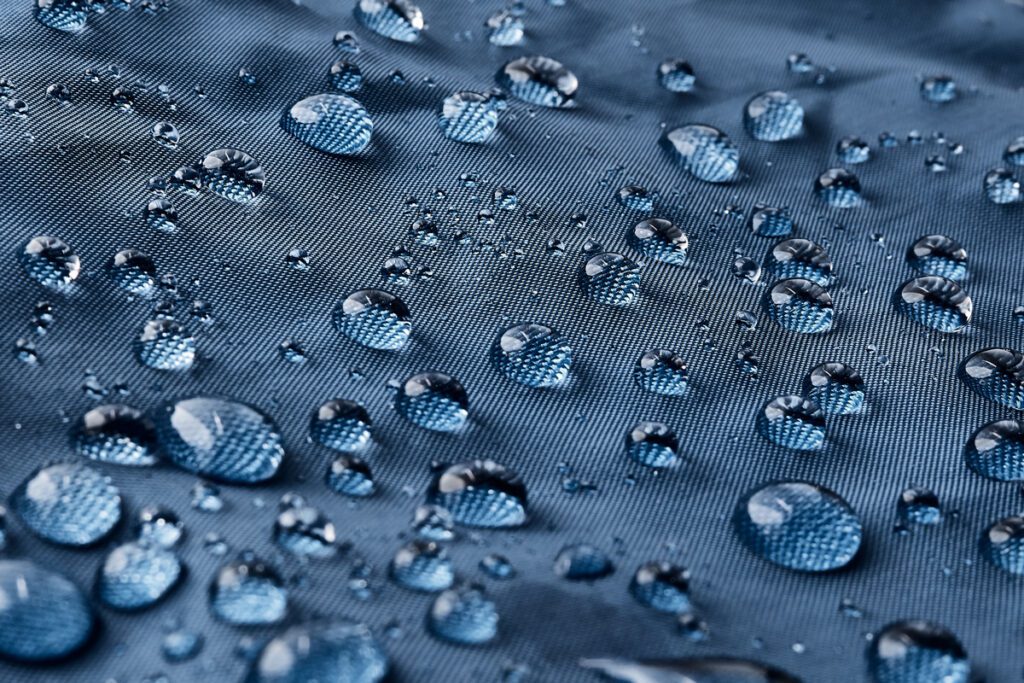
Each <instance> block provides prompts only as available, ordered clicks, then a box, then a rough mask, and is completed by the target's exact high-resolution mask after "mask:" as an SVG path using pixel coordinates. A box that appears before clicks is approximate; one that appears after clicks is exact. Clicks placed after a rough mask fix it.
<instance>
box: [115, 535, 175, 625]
mask: <svg viewBox="0 0 1024 683" xmlns="http://www.w3.org/2000/svg"><path fill="white" fill-rule="evenodd" d="M183 572H184V568H183V567H182V565H181V561H180V560H179V559H178V557H177V555H175V554H174V553H173V552H171V551H170V550H167V549H165V548H162V547H160V546H158V545H150V544H146V543H125V544H124V545H119V546H117V547H116V548H114V549H113V550H111V551H110V553H108V554H107V556H106V558H105V559H104V560H103V565H102V566H101V567H100V573H99V576H98V577H97V579H96V593H97V595H99V597H100V600H102V601H103V603H104V604H106V605H107V606H108V607H112V608H114V609H118V610H124V611H133V610H141V609H146V608H147V607H152V606H153V605H155V604H156V603H157V602H159V601H160V600H162V599H163V598H165V597H166V596H167V594H168V593H170V592H171V590H172V589H173V588H174V587H175V586H176V585H177V584H178V581H179V580H180V579H181V577H182V575H183Z"/></svg>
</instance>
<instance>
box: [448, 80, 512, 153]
mask: <svg viewBox="0 0 1024 683" xmlns="http://www.w3.org/2000/svg"><path fill="white" fill-rule="evenodd" d="M438 124H439V125H440V126H441V130H442V131H443V132H444V135H445V137H447V138H448V139H450V140H455V141H456V142H486V141H487V140H488V138H490V137H491V135H492V134H493V133H494V129H495V128H497V127H498V107H497V106H496V105H495V101H494V98H492V97H491V96H490V95H485V94H483V93H478V92H472V91H470V90H462V91H459V92H457V93H455V94H454V95H451V96H450V97H447V98H445V101H444V104H443V105H441V116H440V117H438Z"/></svg>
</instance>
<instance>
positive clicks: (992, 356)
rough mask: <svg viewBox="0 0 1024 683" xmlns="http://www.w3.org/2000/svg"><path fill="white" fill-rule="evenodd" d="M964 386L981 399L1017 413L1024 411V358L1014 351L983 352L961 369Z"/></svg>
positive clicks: (993, 350)
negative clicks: (1017, 411) (983, 398)
mask: <svg viewBox="0 0 1024 683" xmlns="http://www.w3.org/2000/svg"><path fill="white" fill-rule="evenodd" d="M960 370H961V372H960V376H961V378H962V379H963V381H964V383H965V384H966V385H967V386H969V387H970V388H971V389H973V390H974V391H975V392H977V393H978V395H980V396H983V397H985V398H987V399H988V400H990V401H994V402H995V403H998V404H1000V405H1004V406H1006V407H1007V408H1012V409H1014V410H1024V354H1022V353H1021V352H1020V351H1014V350H1013V349H1005V348H994V349H983V350H981V351H978V352H976V353H972V354H971V355H970V356H968V357H967V358H966V359H965V360H964V362H963V365H962V366H961V369H960Z"/></svg>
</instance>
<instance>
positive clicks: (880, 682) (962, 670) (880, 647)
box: [867, 621, 971, 683]
mask: <svg viewBox="0 0 1024 683" xmlns="http://www.w3.org/2000/svg"><path fill="white" fill-rule="evenodd" d="M867 659H868V673H869V674H870V675H871V680H872V681H873V683H935V682H936V681H942V683H967V681H968V680H970V675H971V665H970V662H968V660H967V652H966V651H964V648H963V646H962V645H961V644H960V642H959V641H958V640H957V639H956V636H954V635H953V634H952V633H951V632H950V631H949V630H948V629H946V628H945V627H944V626H940V625H939V624H935V623H932V622H929V621H899V622H896V623H893V624H889V625H888V626H886V627H885V628H883V629H882V630H881V631H879V632H878V633H876V634H875V635H874V637H873V638H872V639H871V645H870V646H869V647H868V653H867Z"/></svg>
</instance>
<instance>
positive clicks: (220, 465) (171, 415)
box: [156, 397, 284, 484]
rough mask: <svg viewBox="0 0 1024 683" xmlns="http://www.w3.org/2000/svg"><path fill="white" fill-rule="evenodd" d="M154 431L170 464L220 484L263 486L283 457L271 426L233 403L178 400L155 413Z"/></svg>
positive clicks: (253, 411)
mask: <svg viewBox="0 0 1024 683" xmlns="http://www.w3.org/2000/svg"><path fill="white" fill-rule="evenodd" d="M156 430H157V439H158V441H159V442H160V445H161V446H162V447H163V451H164V453H165V454H166V455H167V456H168V457H169V458H170V459H171V461H172V462H174V464H176V465H178V466H179V467H181V468H182V469H185V470H188V471H189V472H194V473H196V474H199V475H201V476H204V477H210V478H213V479H218V480H221V481H226V482H232V483H243V484H253V483H257V482H261V481H265V480H267V479H269V478H271V477H273V476H274V474H276V473H277V468H278V467H280V465H281V461H282V459H283V458H284V448H283V447H282V446H281V435H280V433H279V432H278V431H277V426H276V425H275V424H274V423H273V421H272V420H271V419H270V418H269V417H267V416H266V415H264V414H263V413H260V412H259V411H257V410H256V409H255V408H250V407H249V406H247V405H245V404H242V403H236V402H235V401H228V400H224V399H218V398H208V397H196V398H188V399H184V400H181V401H177V402H176V403H173V404H170V405H168V406H166V407H165V408H164V409H163V410H161V411H159V412H158V414H157V417H156Z"/></svg>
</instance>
